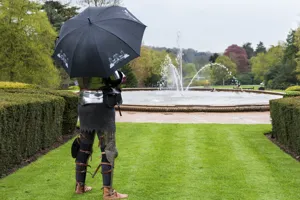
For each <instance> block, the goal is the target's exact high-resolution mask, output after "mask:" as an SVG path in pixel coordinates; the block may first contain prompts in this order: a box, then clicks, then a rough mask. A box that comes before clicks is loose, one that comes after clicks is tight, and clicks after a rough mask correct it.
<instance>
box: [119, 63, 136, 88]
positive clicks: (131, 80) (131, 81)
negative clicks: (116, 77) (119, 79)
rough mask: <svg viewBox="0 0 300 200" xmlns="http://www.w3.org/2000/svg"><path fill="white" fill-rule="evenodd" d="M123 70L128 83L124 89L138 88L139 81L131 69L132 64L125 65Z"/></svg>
mask: <svg viewBox="0 0 300 200" xmlns="http://www.w3.org/2000/svg"><path fill="white" fill-rule="evenodd" d="M121 70H122V72H123V73H124V74H125V75H126V83H125V85H124V87H127V88H134V87H137V85H138V81H137V79H136V76H135V74H134V73H133V70H132V69H131V67H130V64H127V65H125V66H124V67H122V69H121Z"/></svg>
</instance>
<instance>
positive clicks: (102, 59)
mask: <svg viewBox="0 0 300 200" xmlns="http://www.w3.org/2000/svg"><path fill="white" fill-rule="evenodd" d="M145 28H146V26H145V25H144V24H143V23H141V22H140V21H139V20H138V19H137V18H136V17H135V16H134V15H133V14H131V13H130V12H129V11H128V10H127V9H126V8H124V7H120V6H110V7H89V8H87V9H85V10H84V11H83V12H82V13H80V14H78V15H76V16H75V17H73V18H71V19H70V20H68V21H66V22H65V23H64V24H63V26H62V28H61V31H60V33H59V37H58V39H57V42H56V47H55V51H54V55H53V57H54V59H55V60H56V61H57V62H58V63H59V64H60V65H61V66H62V67H63V68H64V69H65V70H66V72H67V73H68V74H69V75H70V77H108V76H110V75H111V74H112V73H113V72H114V71H115V70H117V69H119V68H121V67H122V66H124V65H125V64H127V63H128V62H129V61H131V60H133V59H135V58H137V57H138V56H140V50H141V43H142V38H143V35H144V31H145Z"/></svg>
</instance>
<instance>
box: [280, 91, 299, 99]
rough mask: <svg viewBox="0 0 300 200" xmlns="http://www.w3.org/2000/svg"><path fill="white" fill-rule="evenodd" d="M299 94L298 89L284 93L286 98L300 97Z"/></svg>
mask: <svg viewBox="0 0 300 200" xmlns="http://www.w3.org/2000/svg"><path fill="white" fill-rule="evenodd" d="M298 96H300V92H298V91H287V92H286V93H285V94H284V95H283V97H284V98H287V97H298Z"/></svg>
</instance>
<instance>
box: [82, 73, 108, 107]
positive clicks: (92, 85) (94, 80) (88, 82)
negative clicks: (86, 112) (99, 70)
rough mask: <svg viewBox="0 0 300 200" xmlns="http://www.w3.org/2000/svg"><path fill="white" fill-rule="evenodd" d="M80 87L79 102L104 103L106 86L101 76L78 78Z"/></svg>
mask: <svg viewBox="0 0 300 200" xmlns="http://www.w3.org/2000/svg"><path fill="white" fill-rule="evenodd" d="M77 81H78V86H79V88H80V95H79V103H80V104H81V105H86V104H95V103H103V92H102V90H101V88H103V86H105V84H104V83H103V79H102V78H100V77H91V78H77Z"/></svg>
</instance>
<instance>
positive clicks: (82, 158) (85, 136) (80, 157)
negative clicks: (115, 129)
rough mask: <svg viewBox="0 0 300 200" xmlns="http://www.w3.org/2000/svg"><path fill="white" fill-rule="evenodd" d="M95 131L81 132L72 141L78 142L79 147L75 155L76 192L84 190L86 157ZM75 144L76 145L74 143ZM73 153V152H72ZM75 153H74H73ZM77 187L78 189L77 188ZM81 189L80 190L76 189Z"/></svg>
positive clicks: (89, 153)
mask: <svg viewBox="0 0 300 200" xmlns="http://www.w3.org/2000/svg"><path fill="white" fill-rule="evenodd" d="M94 137H95V132H82V133H81V134H80V138H79V139H77V141H74V142H73V143H76V142H78V141H79V142H78V143H79V149H78V152H77V155H76V161H75V162H76V188H77V189H76V192H77V193H81V192H82V193H83V192H84V187H85V186H84V185H85V179H86V172H87V167H88V166H89V165H88V164H87V161H88V158H89V157H90V156H91V154H92V148H93V143H94ZM75 146H76V145H75ZM72 154H73V152H72ZM74 155H75V154H74ZM78 188H79V189H78ZM77 190H82V191H77Z"/></svg>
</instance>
